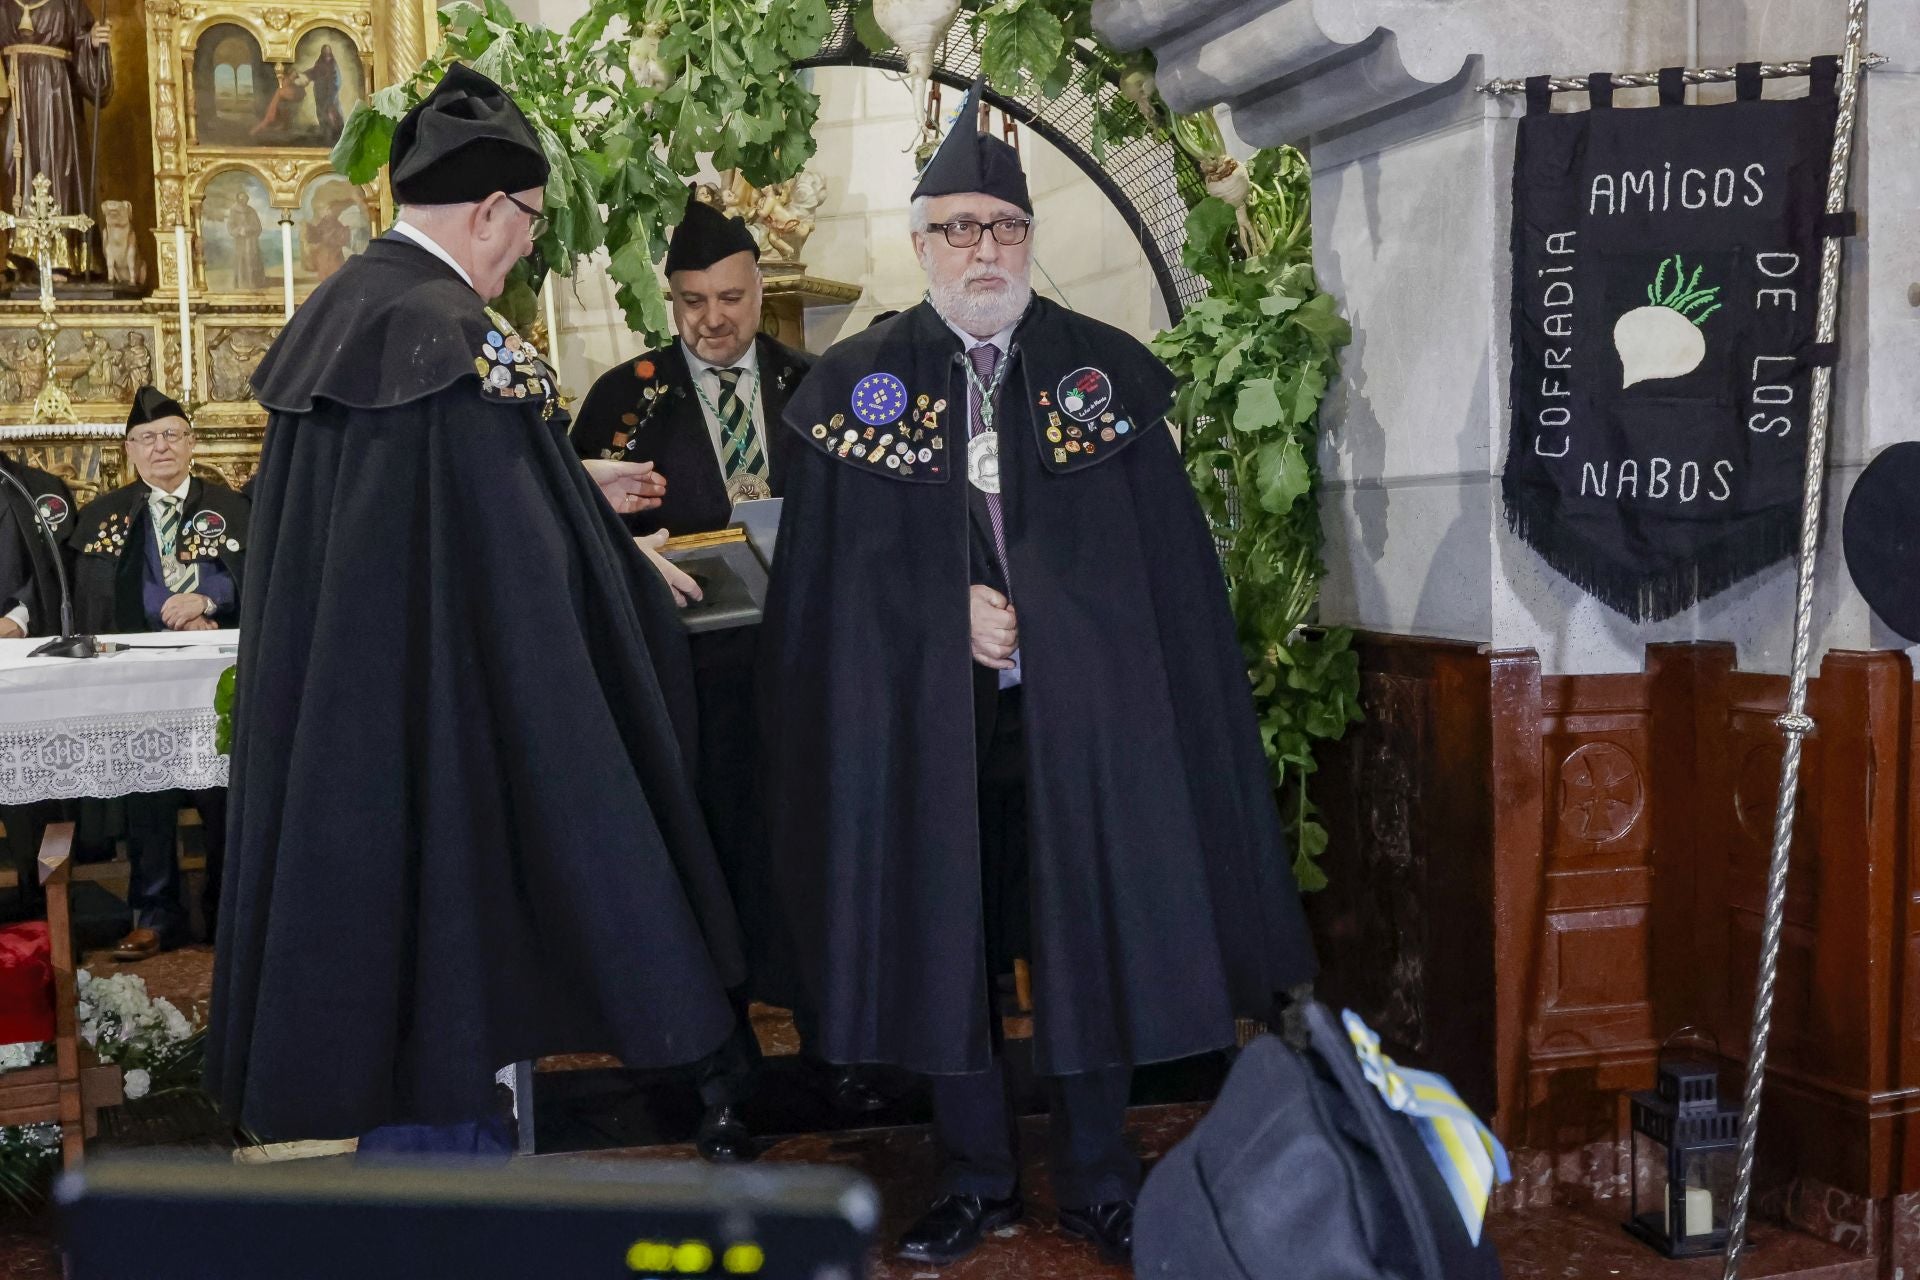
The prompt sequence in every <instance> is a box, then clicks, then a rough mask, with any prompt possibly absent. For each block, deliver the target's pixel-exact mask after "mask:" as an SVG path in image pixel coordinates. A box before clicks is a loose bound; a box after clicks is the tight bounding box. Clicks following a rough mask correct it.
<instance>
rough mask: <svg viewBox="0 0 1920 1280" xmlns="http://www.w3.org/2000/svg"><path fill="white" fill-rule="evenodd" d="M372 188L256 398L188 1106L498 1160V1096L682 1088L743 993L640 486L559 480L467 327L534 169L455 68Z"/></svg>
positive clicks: (521, 379)
mask: <svg viewBox="0 0 1920 1280" xmlns="http://www.w3.org/2000/svg"><path fill="white" fill-rule="evenodd" d="M553 145H555V146H557V145H558V144H557V143H554V144H553ZM390 172H391V181H392V183H393V193H394V197H395V201H396V203H397V204H398V205H399V221H398V223H397V224H396V226H395V228H394V230H393V231H392V232H391V233H390V234H388V235H386V236H384V237H382V238H381V239H379V240H376V241H375V242H374V243H373V244H372V245H370V246H369V247H368V249H367V250H366V252H364V253H362V254H360V255H358V256H357V257H354V258H352V259H351V260H349V261H348V263H347V264H346V266H344V267H343V268H341V270H339V271H338V272H336V273H335V274H334V275H332V276H330V277H329V278H328V279H327V280H326V281H325V282H324V283H323V284H321V285H320V287H319V288H317V289H316V290H315V291H314V293H313V296H312V297H311V298H310V299H308V301H307V303H306V304H305V305H304V306H303V307H301V309H300V310H299V312H298V313H297V314H296V315H295V316H294V319H293V321H292V323H290V324H289V325H288V326H287V327H286V329H285V330H284V331H282V333H281V335H280V338H279V340H278V341H277V342H276V343H275V344H274V346H273V348H272V349H271V350H270V351H269V352H268V353H267V355H266V357H265V359H264V360H263V361H262V362H261V364H260V367H259V369H258V371H257V372H256V373H255V374H254V380H253V381H254V391H255V393H256V395H257V397H258V399H259V400H260V403H261V404H262V405H263V406H265V408H266V409H267V411H268V413H269V415H270V417H269V419H268V423H267V434H266V443H265V446H264V448H263V450H262V454H261V461H260V471H259V476H258V480H257V483H256V485H255V489H254V495H255V503H256V506H255V522H254V526H253V546H252V548H251V552H252V562H251V565H250V569H251V581H250V583H249V585H248V589H247V592H246V595H245V598H244V600H243V602H242V628H241V637H242V639H241V649H240V658H239V678H238V687H237V689H236V691H235V703H234V717H235V720H234V746H233V775H232V779H233V783H232V785H233V810H232V832H233V839H232V849H231V854H230V861H229V864H228V868H227V880H226V886H225V899H226V906H225V909H224V911H223V912H222V915H221V920H220V934H219V940H218V952H217V959H216V966H215V972H214V991H213V1006H212V1025H211V1027H210V1028H209V1032H208V1040H207V1062H208V1070H207V1078H208V1084H209V1087H210V1090H211V1091H212V1092H213V1093H214V1094H215V1096H216V1097H217V1098H218V1099H219V1100H220V1102H221V1104H222V1105H223V1107H224V1108H225V1109H226V1111H227V1112H228V1113H229V1114H230V1115H231V1116H233V1118H234V1119H236V1120H237V1121H239V1122H241V1123H244V1124H245V1125H247V1126H248V1127H250V1128H252V1129H253V1130H254V1131H256V1132H258V1133H260V1134H261V1135H263V1136H266V1137H271V1138H275V1139H303V1138H305V1139H325V1138H343V1137H349V1136H353V1135H361V1139H360V1149H361V1151H362V1152H366V1151H368V1150H381V1151H391V1150H396V1149H408V1150H436V1151H497V1150H500V1149H501V1148H503V1147H505V1146H506V1145H507V1142H508V1140H507V1131H506V1127H505V1124H504V1119H505V1117H504V1116H503V1115H502V1114H501V1113H500V1111H499V1109H498V1107H497V1106H496V1102H495V1099H496V1092H495V1086H494V1080H495V1075H496V1072H498V1071H499V1070H500V1069H502V1068H504V1067H506V1066H507V1065H509V1064H511V1063H516V1062H521V1061H525V1060H527V1059H531V1058H538V1057H543V1056H546V1055H549V1054H557V1053H571V1052H608V1053H613V1054H616V1055H618V1056H619V1058H620V1059H621V1061H623V1062H624V1063H626V1064H627V1065H628V1066H629V1067H635V1068H650V1067H651V1068H663V1067H670V1066H683V1065H686V1064H689V1063H692V1062H695V1061H697V1060H699V1059H701V1058H703V1057H705V1056H706V1055H708V1054H710V1053H712V1052H713V1051H714V1050H716V1049H717V1048H718V1047H719V1046H720V1045H721V1044H722V1042H723V1041H725V1040H726V1039H727V1037H728V1035H729V1033H730V1032H731V1031H732V1029H733V1023H734V1017H733V1011H732V1009H731V1007H730V1005H729V1002H728V997H727V992H728V990H729V989H730V988H734V987H737V986H738V985H739V984H740V982H741V980H742V978H743V976H744V965H743V962H742V958H741V953H740V941H739V936H738V926H737V925H736V924H735V921H734V916H733V909H732V907H731V905H730V904H729V902H728V899H727V890H726V884H725V881H724V880H723V878H722V876H721V874H720V869H719V867H718V865H717V863H716V861H715V859H714V855H713V848H712V845H711V843H710V842H709V840H708V837H707V832H706V826H705V823H704V822H703V821H702V819H701V814H700V807H699V804H698V801H697V800H696V799H695V796H694V791H693V784H692V780H691V777H690V773H689V770H688V768H687V765H686V761H688V760H689V759H691V758H692V755H693V741H692V724H693V718H692V717H693V705H692V704H693V699H692V680H691V675H690V671H689V664H688V658H687V650H686V639H685V635H684V631H683V628H682V625H681V622H680V619H679V617H678V615H677V612H676V610H675V607H674V602H673V599H672V596H671V595H670V593H669V592H668V590H667V588H666V586H664V585H663V584H662V581H661V576H660V574H659V573H658V572H657V571H656V569H655V567H653V566H652V565H650V564H649V562H648V560H647V559H646V558H645V557H644V556H643V555H642V553H641V552H640V550H639V549H637V548H636V547H635V545H634V542H633V538H632V536H631V535H630V534H629V533H628V532H627V530H626V527H625V526H624V525H623V524H622V523H621V521H620V519H619V517H618V515H617V514H616V512H617V511H626V512H632V511H636V510H638V509H640V507H641V506H642V505H644V504H645V502H647V501H651V500H653V499H654V498H657V497H658V490H657V487H655V486H653V485H652V484H650V483H649V482H651V481H652V480H653V477H652V476H651V474H650V472H651V468H649V467H646V466H643V465H641V464H637V463H626V462H612V461H606V460H599V461H596V462H594V463H591V464H588V466H586V467H583V466H582V465H581V463H580V460H579V459H578V458H576V457H575V456H574V455H573V452H572V450H571V449H570V448H569V447H568V445H567V440H566V428H567V424H568V418H567V413H566V410H565V408H564V405H563V401H562V399H561V396H560V391H559V388H558V387H557V386H556V385H555V382H554V373H553V370H552V369H551V368H550V367H549V366H548V365H547V363H546V362H545V361H544V360H543V359H542V358H541V356H540V353H539V352H538V351H536V350H535V349H534V347H533V345H532V344H531V343H529V342H527V341H526V340H525V339H523V338H521V337H520V335H518V334H517V333H515V332H514V330H513V327H512V326H511V325H510V324H508V323H507V321H506V320H505V319H504V318H503V317H502V316H501V315H500V314H499V313H498V312H497V311H495V310H493V309H491V308H490V307H489V305H488V299H491V298H494V297H496V296H498V294H499V293H500V291H501V289H502V287H503V285H504V283H505V281H506V277H507V273H508V271H509V269H510V268H511V267H512V266H513V264H514V263H515V262H516V261H517V260H519V259H520V258H521V257H523V256H525V255H526V254H527V253H528V252H530V251H531V249H532V247H533V243H534V238H535V237H536V236H537V235H538V234H539V231H540V227H541V223H542V222H543V219H544V217H545V215H544V213H543V212H542V210H543V208H544V190H545V186H546V182H547V177H548V163H547V159H546V149H545V148H544V147H543V145H542V142H541V139H540V137H539V135H538V134H537V133H536V131H535V129H534V127H533V125H532V124H530V123H529V122H528V120H527V119H526V118H525V117H524V116H523V115H522V114H521V112H520V110H519V108H518V107H517V106H515V105H514V103H513V101H512V99H511V98H509V97H508V96H507V94H506V93H505V91H504V90H502V89H501V88H500V87H499V86H498V85H496V84H494V83H493V82H492V81H490V80H488V79H487V78H486V77H485V76H482V75H480V74H478V73H477V72H474V71H472V70H469V69H468V68H466V67H463V66H456V67H454V68H453V69H452V70H450V71H449V72H448V73H447V75H446V78H445V79H444V80H443V81H441V83H440V84H439V85H438V86H437V87H436V88H435V89H434V90H433V92H432V93H431V94H430V95H429V96H428V97H427V98H426V99H425V100H424V101H423V102H422V103H421V104H420V105H419V106H418V107H416V108H414V109H413V111H411V112H410V113H408V115H407V117H406V118H405V119H404V120H402V121H401V123H400V125H399V126H398V128H396V129H395V131H394V139H393V150H392V156H391V165H390ZM525 1101H528V1100H523V1102H525Z"/></svg>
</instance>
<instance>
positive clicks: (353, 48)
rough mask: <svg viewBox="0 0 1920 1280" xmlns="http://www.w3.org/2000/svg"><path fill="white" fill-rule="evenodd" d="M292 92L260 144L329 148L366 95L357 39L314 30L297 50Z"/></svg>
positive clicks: (336, 30)
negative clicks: (355, 40)
mask: <svg viewBox="0 0 1920 1280" xmlns="http://www.w3.org/2000/svg"><path fill="white" fill-rule="evenodd" d="M291 81H292V84H293V92H292V93H291V94H290V95H288V97H287V98H286V99H285V100H284V101H283V103H282V105H281V107H280V110H279V111H278V112H277V113H275V116H274V119H273V122H272V123H271V124H270V125H269V127H268V128H266V129H264V130H262V132H261V133H260V140H261V142H263V143H267V144H270V145H275V146H285V147H331V146H332V145H333V144H334V143H336V142H338V141H339V140H340V131H341V129H342V128H344V127H345V125H346V119H347V117H348V116H349V115H352V114H353V109H354V108H355V107H357V106H359V105H360V100H361V99H362V98H365V97H366V96H367V80H366V70H365V68H364V65H363V63H362V61H361V58H360V49H359V47H358V46H357V45H355V44H354V42H353V37H352V36H349V35H348V34H347V33H346V32H344V31H342V30H340V29H339V28H338V27H315V28H314V29H313V30H311V31H309V32H307V33H306V34H305V35H303V36H301V37H300V41H299V43H298V44H296V45H295V46H294V49H293V65H292V76H291Z"/></svg>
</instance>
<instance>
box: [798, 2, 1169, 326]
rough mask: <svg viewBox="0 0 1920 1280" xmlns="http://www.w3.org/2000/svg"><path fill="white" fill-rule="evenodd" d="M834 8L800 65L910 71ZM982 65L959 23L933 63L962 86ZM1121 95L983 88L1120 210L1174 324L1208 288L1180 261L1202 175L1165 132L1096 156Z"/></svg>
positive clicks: (846, 10) (841, 7)
mask: <svg viewBox="0 0 1920 1280" xmlns="http://www.w3.org/2000/svg"><path fill="white" fill-rule="evenodd" d="M833 13H834V25H833V30H832V32H830V33H829V34H828V36H827V38H826V40H825V41H824V42H823V43H822V44H821V46H820V52H819V53H817V54H815V55H814V56H813V57H811V58H803V59H801V60H800V61H799V62H797V63H796V64H795V65H796V66H799V67H803V68H804V67H870V68H874V69H877V70H882V71H894V72H904V71H905V70H906V63H905V61H904V60H903V59H901V58H900V57H899V56H898V55H896V54H893V53H885V54H876V53H873V52H872V51H870V50H869V49H868V48H867V47H866V46H865V45H863V44H861V43H860V39H859V37H858V36H857V35H855V34H854V29H853V11H852V6H851V5H849V4H845V3H836V4H835V5H834V10H833ZM962 21H964V15H963V16H962ZM1070 54H1071V56H1073V57H1075V58H1076V59H1079V60H1084V54H1083V53H1082V52H1081V51H1080V50H1077V49H1074V50H1071V51H1070ZM978 69H979V58H978V55H977V54H976V53H975V51H974V50H973V48H972V47H971V46H970V45H968V44H967V42H966V39H965V37H964V34H962V33H960V32H959V31H958V27H957V25H956V33H955V34H953V35H951V36H949V37H948V40H947V43H946V46H945V47H944V48H943V49H942V50H941V52H940V54H939V56H938V57H937V58H936V60H935V62H934V68H933V76H934V79H936V80H938V81H940V82H941V83H942V84H944V85H948V86H951V87H953V88H957V89H960V90H961V91H963V92H964V91H965V90H966V89H967V88H968V86H970V85H972V83H973V77H974V73H975V72H976V71H977V70H978ZM1119 96H1120V93H1119V89H1118V87H1117V86H1115V85H1112V84H1108V85H1106V87H1105V88H1104V89H1103V90H1102V92H1101V95H1100V101H1098V102H1096V101H1095V100H1094V99H1092V98H1089V97H1088V96H1087V95H1086V94H1085V93H1084V92H1082V91H1081V90H1080V89H1079V87H1078V86H1071V87H1069V88H1068V89H1067V90H1066V92H1064V93H1062V94H1061V95H1060V96H1059V97H1058V98H1055V99H1053V100H1051V101H1049V100H1048V99H1046V98H1043V97H1041V96H1039V95H1038V94H1034V95H1031V96H1020V97H1010V96H1008V95H1006V94H1003V93H999V92H997V91H995V90H993V89H991V88H990V89H988V90H987V93H986V99H987V101H988V102H989V103H991V104H992V105H993V106H994V107H996V108H998V109H999V110H1001V111H1004V112H1005V113H1006V114H1007V115H1009V116H1011V117H1012V118H1013V119H1015V120H1017V121H1019V122H1020V123H1021V124H1023V125H1025V126H1026V127H1027V128H1029V129H1031V130H1033V132H1035V133H1036V134H1038V135H1039V136H1040V137H1042V138H1044V139H1046V141H1047V142H1049V143H1051V144H1052V145H1053V146H1054V147H1055V148H1057V149H1058V150H1059V151H1060V153H1061V154H1062V155H1064V156H1066V157H1068V158H1069V159H1070V160H1072V161H1073V163H1074V164H1075V166H1077V167H1078V168H1079V169H1080V171H1081V172H1082V173H1084V174H1086V176H1087V178H1088V179H1089V180H1090V181H1091V182H1092V183H1093V184H1094V186H1096V187H1098V188H1099V189H1100V193H1101V194H1102V195H1104V196H1105V197H1106V198H1107V200H1108V201H1109V202H1110V203H1111V204H1112V205H1113V207H1114V208H1115V209H1116V210H1118V211H1119V213H1120V216H1121V218H1122V219H1123V220H1124V221H1125V223H1126V225H1127V229H1128V230H1129V231H1131V232H1132V233H1133V236H1134V238H1135V239H1136V240H1138V241H1139V243H1140V249H1141V251H1142V252H1143V253H1144V254H1145V255H1146V258H1147V265H1148V268H1149V269H1150V270H1151V271H1152V272H1153V278H1154V282H1155V283H1156V284H1157V285H1159V288H1160V296H1161V299H1162V301H1163V302H1165V304H1166V308H1167V316H1168V319H1169V322H1170V323H1175V324H1177V323H1178V322H1179V320H1180V315H1181V312H1182V311H1184V310H1185V309H1186V307H1187V306H1189V305H1191V304H1192V303H1194V302H1197V301H1199V300H1200V299H1201V298H1203V297H1205V296H1206V293H1207V282H1206V281H1205V280H1203V279H1201V278H1200V277H1199V276H1197V275H1195V274H1194V273H1193V272H1191V271H1189V270H1187V268H1186V267H1185V266H1183V265H1182V264H1181V260H1180V250H1181V246H1182V245H1184V244H1185V243H1186V225H1187V210H1188V208H1189V200H1190V198H1196V199H1197V198H1198V196H1199V195H1200V194H1201V193H1202V192H1201V181H1200V175H1199V172H1198V170H1197V169H1196V168H1195V167H1194V165H1193V162H1192V161H1191V160H1189V159H1188V158H1187V157H1186V155H1185V154H1184V153H1183V152H1181V151H1180V149H1179V148H1177V147H1175V146H1174V145H1173V144H1172V143H1171V142H1168V141H1166V140H1164V139H1161V138H1153V137H1149V138H1144V139H1140V140H1137V141H1134V142H1129V143H1125V144H1124V145H1121V146H1118V147H1114V148H1111V149H1109V151H1108V153H1107V159H1106V162H1105V163H1104V164H1103V163H1101V162H1100V161H1098V160H1096V159H1094V157H1093V152H1092V143H1093V119H1094V113H1095V111H1096V109H1097V108H1098V107H1100V106H1102V105H1107V104H1110V103H1111V102H1112V101H1113V100H1115V99H1118V98H1119ZM1129 109H1131V108H1130V107H1129Z"/></svg>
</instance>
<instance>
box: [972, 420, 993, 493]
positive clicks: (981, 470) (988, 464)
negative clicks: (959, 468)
mask: <svg viewBox="0 0 1920 1280" xmlns="http://www.w3.org/2000/svg"><path fill="white" fill-rule="evenodd" d="M967 479H968V480H969V481H970V482H972V484H973V487H974V488H976V489H978V490H979V491H980V492H982V493H998V492H1000V433H999V432H997V431H982V432H981V433H980V434H979V435H977V436H975V437H974V438H973V439H972V440H971V441H969V442H968V443H967Z"/></svg>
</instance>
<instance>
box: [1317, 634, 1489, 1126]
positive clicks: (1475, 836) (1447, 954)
mask: <svg viewBox="0 0 1920 1280" xmlns="http://www.w3.org/2000/svg"><path fill="white" fill-rule="evenodd" d="M1356 643H1357V648H1358V649H1359V652H1360V665H1361V703H1362V705H1363V706H1364V708H1365V710H1366V720H1365V722H1364V723H1362V724H1360V725H1357V726H1355V727H1354V728H1353V729H1352V730H1350V731H1349V732H1348V734H1347V737H1346V738H1345V739H1344V740H1343V741H1342V742H1341V743H1340V744H1339V746H1338V747H1336V748H1335V749H1333V750H1332V751H1330V752H1328V753H1327V758H1326V759H1324V760H1322V762H1321V771H1320V773H1319V775H1317V777H1316V779H1315V787H1314V795H1315V799H1316V801H1317V802H1318V803H1319V804H1320V806H1321V809H1322V816H1323V818H1324V819H1325V821H1326V823H1327V825H1328V829H1329V832H1330V834H1331V835H1332V841H1331V846H1330V849H1329V852H1328V858H1327V862H1326V868H1327V874H1328V878H1329V881H1330V883H1329V886H1328V888H1327V889H1325V890H1323V891H1322V892H1320V893H1316V894H1313V895H1311V896H1310V897H1309V899H1308V912H1309V915H1310V916H1311V918H1312V920H1313V923H1314V933H1315V938H1316V942H1317V945H1318V946H1319V949H1320V954H1321V961H1322V965H1323V973H1322V977H1321V981H1320V989H1321V994H1322V996H1323V997H1324V998H1326V999H1327V1000H1328V1001H1330V1002H1332V1003H1336V1004H1338V1005H1344V1006H1346V1007H1348V1008H1352V1009H1353V1010H1354V1011H1355V1012H1357V1013H1359V1014H1360V1015H1361V1016H1362V1017H1364V1018H1366V1019H1367V1021H1368V1022H1369V1023H1371V1024H1372V1025H1373V1026H1374V1028H1375V1029H1376V1030H1378V1031H1379V1032H1380V1033H1381V1035H1382V1036H1383V1037H1384V1038H1385V1040H1386V1042H1387V1044H1388V1046H1389V1048H1390V1051H1391V1052H1392V1053H1394V1054H1395V1055H1396V1056H1398V1057H1400V1058H1402V1059H1404V1060H1406V1061H1409V1062H1412V1063H1415V1064H1417V1065H1420V1066H1425V1067H1429V1068H1432V1069H1435V1070H1439V1071H1442V1072H1444V1073H1445V1074H1447V1075H1448V1076H1449V1078H1451V1079H1452V1080H1453V1082H1454V1084H1455V1086H1456V1087H1457V1088H1459V1089H1460V1090H1461V1092H1462V1094H1463V1095H1464V1096H1466V1097H1467V1098H1468V1099H1469V1100H1471V1101H1474V1102H1475V1104H1476V1105H1478V1106H1481V1107H1482V1108H1484V1109H1486V1110H1489V1111H1490V1110H1491V1109H1492V1106H1493V1102H1494V1096H1493V1095H1494V1088H1493V1076H1492V1072H1491V1070H1490V1065H1491V1062H1492V1050H1493V1043H1494V1019H1493V1008H1492V998H1493V982H1492V967H1493V963H1492V948H1493V933H1494V930H1493V927H1492V921H1491V917H1490V910H1491V898H1492V893H1491V874H1492V867H1491V863H1490V860H1489V857H1488V837H1489V828H1490V821H1491V793H1490V791H1489V790H1488V785H1487V772H1486V742H1487V740H1488V735H1489V732H1490V729H1489V725H1488V720H1487V715H1488V696H1487V669H1488V668H1487V659H1486V655H1485V654H1484V653H1482V652H1481V651H1479V650H1478V649H1477V648H1476V647H1474V646H1471V645H1462V644H1457V643H1453V642H1447V641H1426V640H1406V639H1403V638H1398V637H1384V636H1369V635H1363V636H1361V637H1359V638H1358V640H1357V642H1356Z"/></svg>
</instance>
